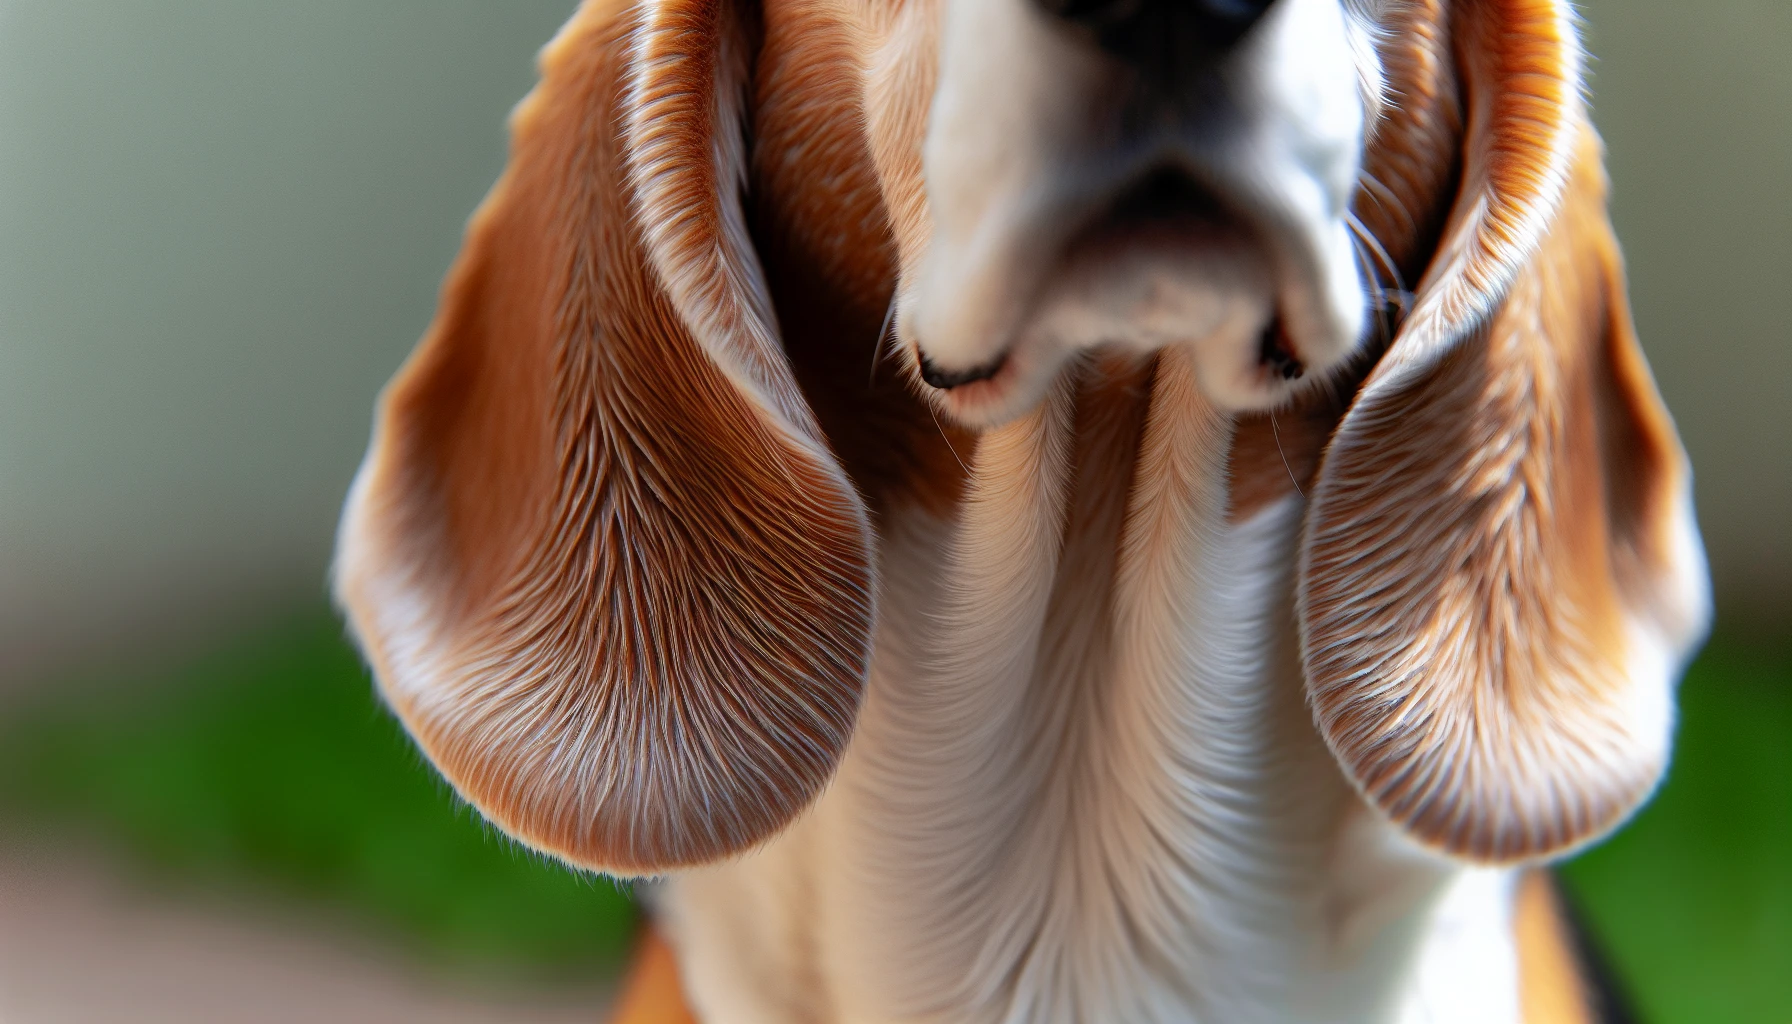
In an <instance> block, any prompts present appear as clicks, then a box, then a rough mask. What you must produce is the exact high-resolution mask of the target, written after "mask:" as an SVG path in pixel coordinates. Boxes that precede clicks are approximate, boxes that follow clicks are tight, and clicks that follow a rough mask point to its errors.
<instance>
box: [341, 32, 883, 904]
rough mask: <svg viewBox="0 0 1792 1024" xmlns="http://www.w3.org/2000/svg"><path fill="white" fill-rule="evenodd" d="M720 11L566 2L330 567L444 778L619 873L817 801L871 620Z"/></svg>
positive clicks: (659, 863) (837, 749)
mask: <svg viewBox="0 0 1792 1024" xmlns="http://www.w3.org/2000/svg"><path fill="white" fill-rule="evenodd" d="M735 17H736V14H735V12H733V11H732V10H731V9H730V8H729V7H728V6H727V5H725V4H723V3H721V2H719V0H648V2H646V3H644V4H641V5H626V4H622V3H620V2H617V0H591V2H587V3H586V4H585V5H584V6H583V7H582V8H581V10H580V11H579V13H578V14H577V15H575V17H574V18H573V20H572V22H571V23H570V24H569V25H568V26H567V28H566V29H565V30H564V31H563V32H562V33H561V35H560V36H559V38H557V39H556V40H555V41H554V43H553V44H552V45H551V46H550V47H549V48H548V49H547V50H546V51H545V53H544V55H543V58H542V71H543V81H542V84H541V85H540V87H539V88H538V89H537V90H536V91H535V93H534V94H533V95H532V96H531V97H530V98H529V99H528V100H527V101H526V102H525V103H524V104H523V105H522V107H520V108H519V109H518V111H517V113H516V115H515V118H514V123H513V142H512V152H511V162H510V167H509V169H508V170H507V171H506V172H505V174H504V176H503V178H502V179H501V180H500V181H499V183H498V185H497V186H496V188H495V189H494V190H493V191H492V193H491V195H490V197H489V198H488V199H487V200H486V202H485V204H484V205H483V206H482V207H481V209H480V211H479V212H478V214H477V215H476V216H475V217H474V219H473V222H472V225H471V227H470V228H469V230H468V233H467V238H466V243H465V247H464V250H463V251H462V254H461V256H460V259H459V261H458V262H457V264H456V265H455V267H454V269H453V271H452V273H451V274H450V276H449V279H448V282H447V285H446V287H445V289H444V292H443V297H442V303H441V309H440V312H439V314H438V316H437V319H436V322H435V324H434V325H433V326H432V327H431V329H430V331H429V333H428V335H427V336H426V337H425V338H424V340H423V343H422V344H421V346H420V347H419V348H418V350H417V351H416V353H414V354H413V355H412V357H411V359H410V361H409V362H408V363H407V364H406V366H405V367H404V369H403V370H402V371H401V372H400V373H399V375H398V377H397V378H396V379H395V380H394V381H393V382H392V384H391V385H390V386H389V387H388V389H387V391H386V393H385V395H384V397H383V398H382V400H381V404H380V409H379V415H378V421H377V425H376V429H375V434H374V439H373V444H372V448H371V450H370V451H369V453H368V455H367V460H366V462H365V464H364V465H363V466H362V469H361V473H360V476H359V478H358V479H357V481H356V483H355V486H354V490H353V492H352V493H351V495H350V498H349V503H348V508H347V510H346V512H345V514H344V519H343V525H342V531H341V536H340V541H339V549H338V555H337V565H336V586H337V594H338V598H339V600H340V601H341V603H342V605H343V607H344V608H345V609H347V611H348V614H349V617H350V619H351V621H352V623H353V626H354V629H355V631H356V632H357V633H358V635H359V637H360V640H361V642H362V645H363V647H364V648H365V650H366V652H367V655H368V658H369V659H370V660H371V662H372V664H373V667H374V670H375V672H376V674H377V676H378V678H379V682H380V686H381V689H382V691H383V692H384V694H385V696H386V698H387V700H388V701H389V702H390V704H391V706H392V707H393V709H394V710H396V712H397V713H398V715H399V716H400V717H401V718H402V719H403V721H404V723H405V725H406V726H407V727H408V728H409V729H410V730H411V732H412V734H413V735H414V736H415V737H416V738H417V741H418V742H419V744H421V746H422V748H423V750H424V751H425V752H426V753H427V754H428V756H429V758H430V759H431V760H432V761H433V762H434V763H435V764H436V766H437V767H438V768H440V769H441V771H442V773H443V774H444V775H446V776H447V777H448V779H449V780H450V781H451V782H452V783H453V784H454V786H455V787H456V789H458V790H459V792H460V793H461V794H462V795H463V796H465V797H466V798H467V799H468V800H470V801H472V803H474V804H475V805H476V806H477V807H479V809H480V810H481V811H483V812H484V813H485V814H486V815H487V816H489V817H490V818H491V819H492V820H493V821H494V822H496V823H497V824H498V825H499V826H500V827H502V828H503V829H504V830H505V831H507V832H509V833H511V834H512V835H514V836H516V837H517V838H518V839H521V840H522V841H524V842H526V843H528V844H530V845H532V846H536V847H539V848H541V849H543V850H546V851H549V852H551V853H554V854H556V855H558V856H561V857H563V858H565V859H567V860H568V861H571V862H573V863H575V864H579V865H582V866H585V867H590V868H596V869H600V870H604V871H611V872H617V873H624V874H640V873H648V872H655V871H661V870H664V869H668V868H672V867H677V866H683V865H689V864H694V863H698V862H702V861H705V860H709V859H713V858H716V857H720V856H723V855H726V854H729V853H732V852H735V851H738V850H741V849H743V848H746V847H749V846H751V845H752V844H754V843H757V842H759V841H761V840H763V839H765V838H767V837H768V836H770V835H771V834H773V833H774V832H776V831H777V830H778V829H779V828H781V827H782V826H783V825H784V824H786V823H787V822H788V821H789V820H790V819H791V817H792V816H794V815H795V814H796V813H798V811H800V810H801V809H802V808H803V807H804V806H805V805H806V804H807V803H808V802H809V801H810V800H811V799H812V798H813V797H814V796H815V795H816V793H817V792H818V791H819V789H820V788H821V786H822V785H823V784H824V783H825V782H826V780H827V779H828V777H829V775H830V774H831V773H832V771H833V768H834V766H835V764H836V763H837V762H838V759H839V757H840V754H841V752H842V750H843V748H844V746H845V744H846V741H847V737H848V734H849V732H850V730H851V726H852V722H853V717H854V715H855V713H856V710H857V707H858V701H859V695H860V692H861V689H862V685H863V679H864V675H865V667H866V658H867V651H868V645H869V637H870V629H871V622H872V580H871V569H870V548H869V544H870V539H869V531H868V526H867V522H866V518H865V514H864V510H863V508H862V507H861V505H860V502H859V500H858V498H857V496H856V495H855V494H854V492H853V490H852V488H851V486H850V485H849V484H848V482H847V480H846V477H845V476H844V475H843V473H842V472H841V470H840V467H839V466H838V465H837V464H836V462H835V460H834V459H833V457H832V456H831V455H830V454H829V453H828V450H827V448H826V446H825V444H824V443H823V441H822V439H821V434H820V431H819V430H818V428H817V427H816V425H815V422H814V419H813V417H812V416H811V415H810V413H809V410H808V408H807V407H806V406H805V404H804V402H803V399H802V397H801V395H800V393H799V392H798V390H797V388H796V385H795V383H794V382H793V379H792V375H791V372H790V368H789V366H788V365H787V364H786V361H785V358H784V355H783V352H782V350H781V348H780V346H779V344H778V340H777V337H776V333H775V329H774V327H773V326H772V323H773V321H772V318H771V316H770V314H769V312H768V307H769V303H768V302H767V300H766V299H765V290H764V285H763V282H762V275H761V271H760V268H759V266H758V262H757V260H756V258H755V256H754V253H753V250H752V248H751V245H750V242H749V240H748V237H747V233H746V229H745V227H744V218H743V216H742V213H741V202H740V195H739V192H740V186H741V175H742V173H743V172H742V167H743V154H742V152H741V151H742V148H743V142H742V133H741V123H740V122H741V111H740V110H739V109H738V107H739V104H740V102H741V98H742V96H743V95H744V77H745V66H746V59H745V54H744V53H743V52H741V51H742V49H743V45H742V42H741V38H742V36H743V34H744V33H743V32H742V30H741V28H740V26H738V25H736V24H734V22H733V19H734V18H735Z"/></svg>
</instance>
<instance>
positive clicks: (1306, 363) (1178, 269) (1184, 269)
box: [930, 210, 1357, 428]
mask: <svg viewBox="0 0 1792 1024" xmlns="http://www.w3.org/2000/svg"><path fill="white" fill-rule="evenodd" d="M1304 292H1305V290H1304V289H1301V288H1298V287H1296V288H1289V287H1285V286H1284V285H1283V283H1282V281H1281V279H1280V275H1278V273H1277V271H1276V261H1275V258H1274V256H1273V254H1272V253H1271V251H1270V248H1269V246H1268V245H1266V244H1264V243H1263V241H1262V240H1261V238H1260V236H1259V235H1257V234H1256V233H1254V232H1252V231H1251V230H1249V229H1247V228H1245V227H1244V226H1242V225H1241V224H1239V223H1237V222H1236V221H1234V220H1232V219H1230V218H1227V217H1224V216H1215V215H1214V214H1213V212H1212V211H1211V210H1179V211H1171V212H1170V213H1169V214H1167V215H1165V214H1163V213H1162V212H1161V211H1157V215H1155V216H1152V217H1148V218H1144V217H1130V216H1125V215H1121V216H1116V217H1110V218H1106V219H1104V220H1102V221H1099V222H1097V223H1096V224H1095V225H1093V226H1092V227H1091V228H1090V229H1088V230H1085V231H1084V232H1082V233H1080V234H1079V235H1078V237H1077V238H1075V239H1074V240H1073V241H1072V243H1071V244H1070V245H1069V246H1068V247H1067V249H1066V250H1065V252H1064V255H1063V257H1062V259H1061V260H1060V261H1059V262H1058V264H1057V265H1056V267H1054V268H1053V269H1052V270H1051V271H1050V272H1048V273H1047V274H1046V275H1045V276H1044V277H1043V279H1042V283H1041V284H1040V286H1039V287H1038V288H1037V290H1036V291H1035V293H1034V294H1035V295H1036V296H1037V299H1036V301H1035V302H1034V303H1033V304H1032V306H1031V309H1030V310H1029V311H1028V312H1027V314H1026V315H1025V316H1024V318H1023V321H1022V326H1021V327H1020V329H1019V330H1017V331H1016V332H1015V333H1014V335H1013V338H1014V340H1013V342H1012V343H1011V344H1010V345H1009V346H1008V347H1007V350H1006V353H1005V357H1004V359H1003V361H1002V363H1001V365H1000V368H999V369H998V370H997V371H996V373H995V374H994V375H993V376H991V377H989V378H988V379H986V380H980V381H976V382H974V383H969V384H962V385H959V386H957V387H954V388H951V389H949V390H934V389H930V390H932V395H933V399H934V402H935V404H936V406H937V408H938V409H939V410H940V411H941V412H942V413H943V414H944V415H946V416H948V417H949V418H951V419H953V420H954V421H956V422H958V423H961V424H963V425H965V426H969V427H978V428H986V427H992V426H997V425H1000V424H1002V423H1005V422H1008V421H1011V420H1013V419H1016V418H1018V417H1020V416H1024V415H1026V414H1027V413H1029V412H1031V411H1032V410H1034V409H1036V408H1037V407H1038V406H1039V405H1040V403H1041V402H1043V401H1044V400H1045V397H1046V395H1047V394H1048V393H1049V392H1050V391H1051V389H1052V387H1053V386H1054V385H1055V383H1056V382H1057V381H1058V379H1059V378H1060V377H1061V376H1062V374H1063V373H1064V372H1065V370H1066V368H1067V367H1068V366H1069V365H1071V364H1073V363H1075V362H1076V361H1077V360H1078V359H1079V358H1080V357H1082V356H1083V355H1085V354H1087V353H1091V352H1094V351H1096V350H1101V349H1108V350H1119V351H1123V352H1131V353H1136V354H1139V355H1141V356H1143V355H1149V354H1151V353H1154V352H1159V351H1165V350H1171V349H1181V350H1185V351H1186V352H1187V353H1188V354H1189V355H1190V357H1191V359H1192V362H1193V366H1194V369H1195V374H1196V378H1197V380H1198V382H1199V385H1200V387H1201V390H1202V392H1203V394H1204V396H1205V397H1206V398H1207V400H1208V401H1210V402H1212V403H1213V404H1214V406H1216V407H1217V408H1219V409H1221V410H1223V411H1229V412H1245V411H1259V410H1264V409H1270V408H1275V407H1277V406H1279V405H1284V404H1286V403H1287V402H1288V401H1289V400H1290V398H1291V397H1292V396H1293V395H1294V394H1295V393H1297V392H1298V391H1299V390H1300V389H1301V388H1303V387H1307V386H1310V385H1311V383H1312V382H1313V381H1314V380H1316V379H1318V378H1320V377H1321V376H1323V375H1324V373H1325V372H1326V371H1327V370H1329V369H1330V368H1331V367H1332V366H1334V365H1336V364H1337V363H1338V362H1339V361H1340V360H1341V359H1342V358H1343V357H1344V356H1345V355H1346V354H1347V351H1348V348H1349V343H1350V342H1353V341H1354V337H1349V338H1345V337H1343V336H1345V335H1354V333H1355V331H1356V329H1357V328H1356V326H1355V325H1354V324H1351V323H1349V322H1347V321H1348V318H1347V317H1345V318H1343V319H1342V321H1341V322H1340V323H1338V324H1336V325H1328V324H1327V323H1325V322H1324V321H1325V320H1327V319H1332V320H1339V319H1340V318H1338V317H1332V318H1324V317H1321V318H1318V319H1320V321H1321V323H1320V324H1319V326H1318V328H1317V329H1314V328H1313V327H1312V321H1313V319H1314V318H1312V317H1310V316H1308V317H1299V318H1297V317H1295V316H1293V315H1291V314H1290V312H1289V309H1290V307H1294V308H1297V309H1302V310H1303V311H1304V310H1305V309H1310V308H1311V307H1312V306H1313V305H1314V304H1312V303H1306V302H1301V301H1299V300H1300V298H1301V297H1302V296H1303V293H1304ZM1291 294H1292V296H1293V297H1294V299H1295V300H1296V301H1294V302H1290V301H1289V297H1290V295H1291ZM1303 327H1304V328H1306V329H1305V330H1302V329H1301V328H1303ZM1303 336H1304V337H1303ZM1303 342H1305V343H1303Z"/></svg>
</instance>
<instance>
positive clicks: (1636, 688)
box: [1308, 652, 1673, 864]
mask: <svg viewBox="0 0 1792 1024" xmlns="http://www.w3.org/2000/svg"><path fill="white" fill-rule="evenodd" d="M1414 660H1415V662H1421V663H1422V662H1424V661H1426V660H1429V661H1430V662H1431V664H1429V665H1425V666H1424V667H1423V668H1422V669H1408V670H1407V671H1404V672H1402V671H1400V670H1398V669H1392V670H1390V668H1389V667H1388V666H1387V665H1385V664H1384V665H1378V666H1376V667H1373V668H1370V667H1365V665H1363V664H1357V665H1355V666H1353V668H1351V669H1350V670H1349V671H1340V668H1341V666H1340V665H1339V664H1336V663H1331V664H1328V663H1327V659H1326V658H1325V657H1324V656H1323V655H1322V656H1321V657H1320V658H1318V659H1312V658H1309V661H1308V679H1309V695H1310V698H1311V701H1312V705H1313V711H1314V717H1315V722H1316V724H1317V725H1318V728H1319V731H1320V733H1321V735H1322V736H1323V738H1324V739H1325V742H1326V744H1327V746H1328V747H1330V748H1331V750H1332V752H1333V754H1334V755H1335V756H1336V757H1337V759H1338V762H1339V764H1340V766H1341V767H1342V768H1343V770H1344V773H1345V775H1346V776H1347V777H1348V778H1349V779H1350V781H1351V783H1352V784H1353V785H1354V786H1355V788H1356V789H1357V791H1358V792H1359V793H1360V794H1361V795H1362V797H1363V799H1364V800H1365V801H1366V802H1367V803H1368V804H1369V805H1370V806H1371V807H1372V808H1374V809H1375V811H1376V812H1377V813H1379V814H1380V815H1381V816H1382V817H1383V818H1385V819H1387V820H1388V821H1389V822H1390V823H1392V824H1393V825H1394V826H1396V827H1397V828H1399V829H1400V830H1401V831H1402V832H1403V833H1405V834H1406V835H1407V836H1408V837H1409V838H1411V839H1413V840H1415V841H1416V842H1418V843H1419V844H1420V845H1423V846H1425V847H1428V848H1430V849H1433V850H1435V851H1437V852H1439V853H1442V854H1444V855H1447V856H1450V857H1453V858H1456V859H1459V860H1466V861H1470V862H1475V863H1484V864H1514V863H1524V862H1534V861H1542V860H1550V859H1555V858H1558V857H1561V856H1564V855H1567V854H1569V853H1572V852H1573V851H1574V850H1577V849H1579V848H1582V847H1584V846H1587V845H1589V844H1591V843H1594V842H1597V841H1598V840H1600V839H1602V838H1604V837H1605V836H1607V835H1609V834H1610V833H1611V832H1612V831H1614V830H1615V829H1617V828H1618V827H1619V826H1620V825H1622V824H1623V823H1624V822H1625V821H1626V820H1628V819H1629V818H1630V816H1631V815H1632V814H1634V813H1635V812H1636V811H1637V809H1638V808H1640V807H1641V806H1642V805H1643V804H1644V803H1645V802H1647V800H1648V798H1649V797H1650V795H1651V794H1653V792H1654V790H1655V788H1656V786H1657V785H1658V784H1659V782H1660V780H1661V778H1662V776H1663V774H1664V773H1665V771H1666V768H1667V763H1668V760H1669V751H1670V748H1671V745H1672V733H1673V697H1672V688H1671V687H1670V686H1669V685H1668V680H1667V679H1666V678H1665V677H1664V678H1661V679H1655V678H1638V679H1608V678H1580V677H1579V674H1577V673H1573V672H1569V671H1564V670H1557V671H1555V672H1553V673H1548V674H1550V675H1553V676H1555V678H1512V677H1507V678H1499V679H1478V678H1477V679H1471V678H1466V677H1464V678H1450V676H1452V675H1458V676H1465V673H1463V672H1462V671H1461V669H1460V667H1459V666H1452V665H1449V664H1448V662H1449V659H1448V658H1447V657H1444V656H1441V655H1438V654H1437V653H1436V652H1431V653H1430V655H1429V656H1427V655H1424V654H1421V655H1418V656H1416V657H1415V659H1414ZM1315 661H1317V664H1315ZM1636 668H1645V669H1646V668H1647V667H1646V666H1636ZM1545 671H1546V672H1547V670H1545ZM1636 674H1642V675H1646V674H1647V672H1646V671H1644V672H1641V673H1636ZM1377 676H1382V677H1383V678H1379V679H1376V681H1374V682H1369V681H1368V680H1370V679H1374V678H1375V677H1377ZM1614 686H1615V687H1619V688H1621V691H1622V692H1621V693H1619V694H1617V695H1615V696H1614V695H1612V691H1611V688H1612V687H1614ZM1475 694H1478V695H1479V696H1478V697H1477V696H1473V695H1475Z"/></svg>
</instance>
